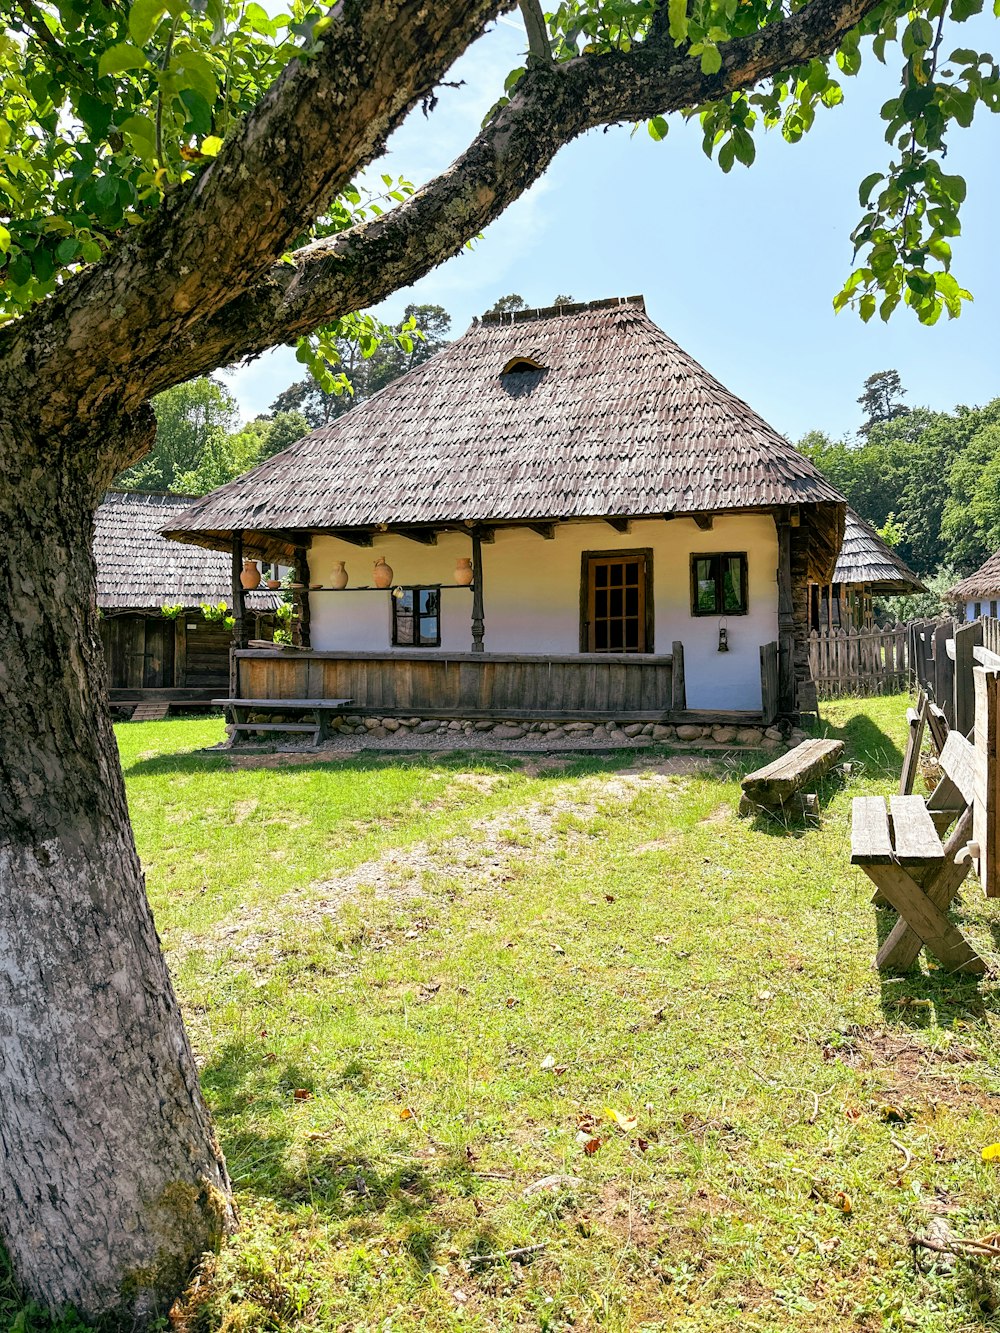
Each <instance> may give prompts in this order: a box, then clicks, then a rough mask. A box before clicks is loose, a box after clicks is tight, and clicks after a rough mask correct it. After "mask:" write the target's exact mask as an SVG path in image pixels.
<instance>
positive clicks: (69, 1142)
mask: <svg viewBox="0 0 1000 1333" xmlns="http://www.w3.org/2000/svg"><path fill="white" fill-rule="evenodd" d="M149 417H151V414H146V415H145V416H144V417H143V418H141V419H140V420H139V421H137V422H131V423H126V430H127V434H128V436H129V439H128V442H127V443H126V442H125V441H124V438H123V440H122V441H121V442H120V443H119V448H118V449H117V450H115V452H119V453H121V452H126V451H128V450H130V449H131V450H133V451H134V450H135V449H136V448H138V447H140V446H141V445H142V444H143V443H144V441H143V440H142V438H141V437H142V436H143V435H145V436H148V435H149V433H150V425H149V420H148V418H149ZM114 437H115V431H114V428H113V427H112V428H110V429H109V431H108V432H104V433H102V439H101V450H102V451H103V452H104V453H105V454H108V453H111V452H112V451H113V450H112V448H111V447H109V445H113V444H114V442H115V441H114ZM66 452H67V451H66V450H65V449H55V450H53V449H51V448H48V449H46V448H45V447H43V445H42V444H41V442H39V441H38V440H34V439H25V438H23V437H22V438H18V435H17V429H16V426H15V425H14V423H12V421H11V420H10V419H9V418H8V419H7V420H6V421H3V422H0V471H3V473H4V480H5V484H4V486H3V487H2V489H0V526H2V532H3V548H2V550H3V557H4V558H3V560H2V561H0V565H2V566H3V567H2V568H0V1072H2V1079H3V1095H2V1097H0V1146H2V1169H0V1230H2V1234H3V1238H4V1241H5V1243H6V1246H7V1248H8V1250H9V1252H10V1256H11V1259H12V1262H13V1265H14V1269H15V1271H16V1273H17V1275H18V1277H19V1279H20V1281H21V1282H22V1284H23V1285H24V1287H25V1289H26V1290H27V1291H28V1292H30V1293H31V1295H33V1296H34V1297H35V1298H36V1299H40V1300H42V1301H44V1302H47V1303H48V1304H49V1306H50V1307H52V1308H59V1307H62V1306H65V1305H72V1306H75V1307H77V1308H78V1309H79V1310H81V1311H82V1312H83V1313H84V1314H86V1315H88V1316H96V1315H101V1314H107V1313H108V1312H109V1311H114V1312H116V1313H120V1314H122V1315H123V1316H125V1319H126V1320H127V1325H128V1326H136V1327H142V1326H144V1325H145V1324H146V1323H148V1322H149V1320H150V1319H151V1318H152V1317H153V1316H155V1315H156V1314H165V1313H166V1311H167V1309H168V1308H169V1305H170V1302H171V1301H172V1300H173V1298H174V1297H175V1296H176V1294H177V1293H178V1291H179V1290H180V1289H181V1287H182V1286H183V1283H184V1281H185V1279H186V1278H187V1276H188V1275H189V1273H190V1272H191V1269H192V1267H193V1265H194V1264H195V1263H196V1262H197V1260H198V1258H199V1256H200V1255H201V1254H202V1253H203V1252H204V1251H205V1250H207V1249H210V1248H212V1247H214V1246H217V1245H218V1243H219V1241H220V1239H221V1237H222V1236H223V1235H224V1234H225V1232H226V1231H227V1229H228V1228H229V1227H230V1225H231V1223H232V1219H233V1211H232V1202H231V1195H230V1185H229V1179H228V1176H227V1174H226V1168H225V1164H224V1162H223V1160H222V1155H221V1152H220V1150H219V1147H218V1144H217V1142H216V1140H215V1137H214V1135H213V1131H212V1127H211V1123H210V1120H209V1117H208V1113H207V1110H206V1107H205V1105H204V1102H203V1100H202V1096H201V1092H200V1089H199V1085H198V1073H197V1069H196V1066H195V1062H194V1058H193V1055H192V1052H191V1048H190V1046H189V1044H188V1041H187V1037H186V1035H185V1032H184V1026H183V1023H182V1020H181V1014H180V1010H179V1008H178V1004H177V1000H176V998H175V996H174V992H173V988H172V985H171V982H170V977H169V975H168V973H167V968H166V964H165V963H164V960H163V957H162V954H161V952H160V947H159V940H158V938H157V934H156V930H155V928H154V925H153V919H152V915H151V912H150V910H149V906H148V904H147V901H146V894H145V887H144V881H143V874H142V869H141V866H140V864H139V858H138V856H137V854H136V849H135V844H134V841H133V838H132V833H131V829H130V825H129V820H128V811H127V808H126V801H125V790H124V784H123V780H122V773H121V767H120V764H119V760H118V751H117V746H116V744H115V737H114V733H113V730H112V727H111V722H110V715H109V710H108V707H107V699H106V680H105V665H104V659H103V653H102V650H101V643H100V635H99V632H98V617H97V608H96V595H95V579H94V566H93V560H92V557H91V537H92V530H93V511H94V507H95V505H96V503H97V501H98V499H99V498H100V494H101V492H102V490H103V488H104V486H105V485H106V483H107V476H106V467H102V466H99V465H98V464H97V461H96V460H97V449H96V448H95V449H93V450H91V451H89V452H85V451H84V450H83V449H81V448H79V444H78V450H74V451H73V453H74V455H75V457H74V461H73V462H72V463H68V462H67V461H66ZM85 459H89V460H90V462H91V466H90V467H86V466H84V465H83V464H84V460H85Z"/></svg>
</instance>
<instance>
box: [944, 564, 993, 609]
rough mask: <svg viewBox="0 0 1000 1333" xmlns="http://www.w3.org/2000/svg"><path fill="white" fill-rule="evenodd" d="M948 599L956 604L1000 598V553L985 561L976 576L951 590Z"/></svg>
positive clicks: (964, 580)
mask: <svg viewBox="0 0 1000 1333" xmlns="http://www.w3.org/2000/svg"><path fill="white" fill-rule="evenodd" d="M948 597H949V599H950V600H954V601H956V602H981V601H982V600H983V599H984V598H986V599H987V600H988V601H990V600H992V599H993V598H997V597H1000V551H996V552H995V553H994V554H993V555H991V556H990V558H989V559H988V560H985V561H984V562H983V563H982V564H981V565H980V566H979V568H978V569H977V570H976V572H975V573H974V574H970V575H969V577H968V578H967V579H962V581H961V583H956V584H955V586H954V588H951V589H949V591H948Z"/></svg>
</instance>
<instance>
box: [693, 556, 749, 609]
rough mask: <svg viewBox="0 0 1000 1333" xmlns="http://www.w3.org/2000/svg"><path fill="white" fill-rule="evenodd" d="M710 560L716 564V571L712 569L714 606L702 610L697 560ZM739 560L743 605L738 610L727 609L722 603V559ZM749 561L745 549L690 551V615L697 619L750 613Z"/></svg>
mask: <svg viewBox="0 0 1000 1333" xmlns="http://www.w3.org/2000/svg"><path fill="white" fill-rule="evenodd" d="M699 560H710V561H712V562H713V563H715V562H717V564H718V573H715V572H714V570H713V579H714V581H715V607H714V608H713V610H711V611H702V610H700V609H699V606H698V561H699ZM726 560H739V562H740V575H741V583H742V587H743V606H742V608H741V609H740V610H739V611H727V610H726V609H725V608H724V607H723V605H722V582H723V573H722V566H723V561H726ZM748 572H749V561H748V559H747V553H746V551H692V552H691V615H692V616H695V617H698V618H699V619H702V618H704V617H705V616H714V617H716V618H718V617H720V616H723V617H724V616H747V615H749V614H750V585H749V580H748Z"/></svg>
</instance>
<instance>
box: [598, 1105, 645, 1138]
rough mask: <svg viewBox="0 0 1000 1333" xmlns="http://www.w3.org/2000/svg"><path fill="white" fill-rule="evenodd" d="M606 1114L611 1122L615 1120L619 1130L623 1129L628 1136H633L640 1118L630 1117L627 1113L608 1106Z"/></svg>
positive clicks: (605, 1110) (605, 1109)
mask: <svg viewBox="0 0 1000 1333" xmlns="http://www.w3.org/2000/svg"><path fill="white" fill-rule="evenodd" d="M604 1114H605V1115H606V1116H607V1118H608V1119H609V1120H613V1121H614V1123H615V1124H616V1125H617V1126H618V1128H619V1129H623V1130H624V1131H625V1133H626V1134H631V1133H632V1131H633V1130H634V1129H635V1127H636V1125H637V1124H638V1123H639V1117H638V1116H634V1115H629V1114H628V1113H627V1112H625V1111H616V1110H615V1109H614V1107H613V1106H606V1107H605V1108H604Z"/></svg>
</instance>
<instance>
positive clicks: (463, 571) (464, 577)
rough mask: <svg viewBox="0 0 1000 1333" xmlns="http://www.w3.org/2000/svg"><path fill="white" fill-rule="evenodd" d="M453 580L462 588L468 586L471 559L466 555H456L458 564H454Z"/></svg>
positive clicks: (470, 578) (470, 576) (470, 575)
mask: <svg viewBox="0 0 1000 1333" xmlns="http://www.w3.org/2000/svg"><path fill="white" fill-rule="evenodd" d="M455 582H456V583H457V584H458V585H459V586H460V587H462V588H468V587H469V585H470V584H471V583H472V561H471V560H470V559H469V557H468V556H467V555H460V556H459V557H458V564H457V565H456V566H455Z"/></svg>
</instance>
